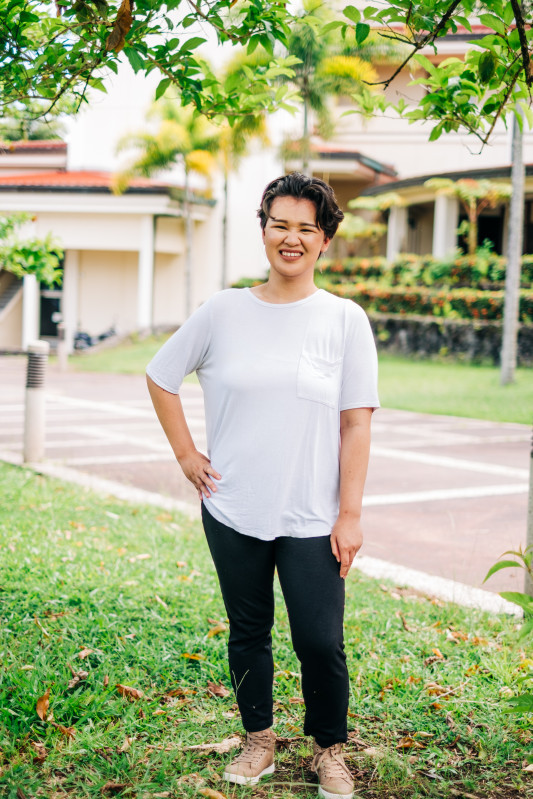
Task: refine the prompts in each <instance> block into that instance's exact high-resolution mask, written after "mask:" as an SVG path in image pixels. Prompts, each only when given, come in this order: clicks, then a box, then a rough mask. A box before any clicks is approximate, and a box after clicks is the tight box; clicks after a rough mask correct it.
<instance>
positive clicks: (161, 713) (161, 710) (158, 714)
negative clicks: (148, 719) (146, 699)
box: [152, 707, 167, 716]
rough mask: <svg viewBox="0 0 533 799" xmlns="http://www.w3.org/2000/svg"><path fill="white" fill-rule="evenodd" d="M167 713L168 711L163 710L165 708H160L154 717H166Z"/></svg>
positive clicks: (155, 711) (154, 713)
mask: <svg viewBox="0 0 533 799" xmlns="http://www.w3.org/2000/svg"><path fill="white" fill-rule="evenodd" d="M166 712H167V711H166V710H163V708H162V707H160V708H159V709H158V710H154V712H153V713H152V715H153V716H164V715H165V713H166Z"/></svg>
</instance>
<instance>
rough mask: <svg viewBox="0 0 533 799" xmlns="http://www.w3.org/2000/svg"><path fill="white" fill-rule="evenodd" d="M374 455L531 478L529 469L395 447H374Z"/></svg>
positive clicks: (449, 467) (469, 470)
mask: <svg viewBox="0 0 533 799" xmlns="http://www.w3.org/2000/svg"><path fill="white" fill-rule="evenodd" d="M371 454H372V455H378V456H381V457H385V458H393V459H394V460H400V461H411V462H415V463H426V464H430V465H431V466H444V467H445V468H448V469H461V470H464V471H468V472H482V473H483V474H500V475H502V476H503V475H505V476H506V477H522V478H525V479H527V478H528V477H529V471H528V469H516V468H515V467H513V466H503V465H499V464H496V463H482V462H481V461H469V460H464V459H463V458H450V457H448V456H446V455H428V454H427V453H424V452H410V451H409V450H405V449H394V448H393V447H382V446H380V445H379V444H378V445H376V446H374V445H373V446H372V448H371Z"/></svg>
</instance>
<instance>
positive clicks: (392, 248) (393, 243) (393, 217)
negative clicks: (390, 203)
mask: <svg viewBox="0 0 533 799" xmlns="http://www.w3.org/2000/svg"><path fill="white" fill-rule="evenodd" d="M406 246H407V208H402V207H393V208H391V209H390V212H389V223H388V225H387V260H388V261H394V259H395V258H396V257H397V256H398V255H399V254H400V253H401V252H405V248H406Z"/></svg>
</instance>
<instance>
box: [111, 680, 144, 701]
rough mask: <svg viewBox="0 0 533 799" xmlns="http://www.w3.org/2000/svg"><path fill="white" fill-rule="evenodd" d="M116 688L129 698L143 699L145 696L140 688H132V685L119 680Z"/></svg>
mask: <svg viewBox="0 0 533 799" xmlns="http://www.w3.org/2000/svg"><path fill="white" fill-rule="evenodd" d="M116 688H117V691H118V692H119V694H120V695H121V696H125V697H126V698H127V699H142V697H143V696H144V694H143V692H142V691H140V690H139V689H138V688H132V687H131V686H130V685H122V684H121V683H119V682H118V683H117V684H116Z"/></svg>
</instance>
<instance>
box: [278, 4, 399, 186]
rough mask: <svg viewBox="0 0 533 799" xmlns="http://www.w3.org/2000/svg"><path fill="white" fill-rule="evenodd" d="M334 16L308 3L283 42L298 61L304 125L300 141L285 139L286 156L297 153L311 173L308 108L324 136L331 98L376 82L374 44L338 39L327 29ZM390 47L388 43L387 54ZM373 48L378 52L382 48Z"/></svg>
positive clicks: (296, 77) (329, 120)
mask: <svg viewBox="0 0 533 799" xmlns="http://www.w3.org/2000/svg"><path fill="white" fill-rule="evenodd" d="M334 20H335V16H334V15H333V13H332V12H331V11H330V10H329V9H328V8H327V7H326V6H324V5H321V4H317V3H316V2H315V3H313V2H310V3H307V6H306V10H305V11H304V13H303V14H301V15H300V16H299V17H298V18H297V19H296V21H295V22H294V23H293V24H292V26H291V32H290V35H289V37H288V42H287V52H288V53H290V54H291V55H293V56H296V58H298V59H299V62H298V63H297V64H295V65H294V66H293V70H294V74H293V77H292V79H291V82H292V83H293V84H294V85H295V86H296V87H297V89H298V92H299V95H300V97H301V99H302V103H303V128H302V134H301V138H300V139H298V140H296V141H291V140H289V141H287V142H286V143H285V145H284V154H285V156H286V157H290V156H291V155H292V156H294V153H295V152H297V153H298V154H299V156H300V158H301V162H302V166H301V169H302V172H304V174H306V173H307V172H308V171H309V161H310V157H311V151H310V123H309V117H310V112H311V111H313V112H314V113H315V115H316V117H317V121H318V131H319V133H320V134H321V135H322V136H323V137H324V138H328V137H330V136H331V135H332V133H333V130H334V125H333V122H332V114H331V108H330V103H329V100H330V98H331V97H338V96H340V95H350V94H352V93H353V92H354V91H355V90H356V89H357V88H358V87H362V86H363V84H364V83H365V82H366V83H371V82H373V81H375V80H377V73H376V71H375V69H374V67H373V66H372V64H371V63H370V60H371V58H372V56H373V49H372V47H371V46H370V45H369V43H368V42H367V46H366V47H365V49H364V50H362V49H361V50H360V49H359V40H358V37H357V36H354V37H349V36H347V37H345V38H344V39H343V38H341V36H339V34H338V31H336V30H335V29H331V28H330V27H329V26H330V24H331V23H332V22H334ZM370 41H374V39H372V40H370ZM381 41H382V42H383V41H384V40H381ZM392 49H393V48H391V47H388V50H389V54H390V55H392V54H391V53H390V51H391V50H392ZM377 50H378V51H379V55H380V56H381V55H382V54H383V46H381V48H377Z"/></svg>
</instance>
